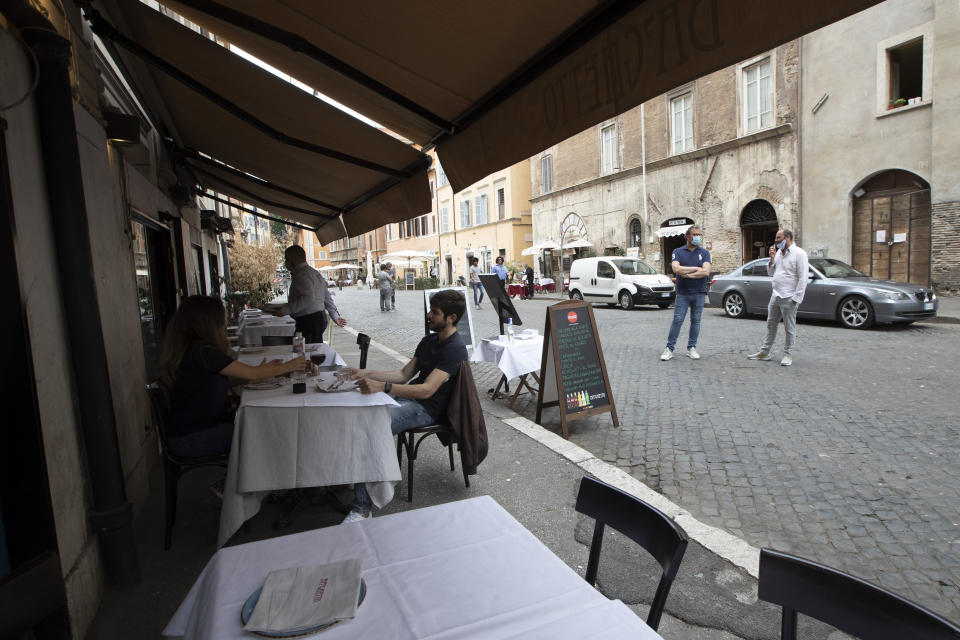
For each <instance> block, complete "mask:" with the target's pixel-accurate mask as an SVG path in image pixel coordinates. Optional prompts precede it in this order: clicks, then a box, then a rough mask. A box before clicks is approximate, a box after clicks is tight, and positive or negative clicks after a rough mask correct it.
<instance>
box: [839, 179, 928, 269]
mask: <svg viewBox="0 0 960 640" xmlns="http://www.w3.org/2000/svg"><path fill="white" fill-rule="evenodd" d="M852 196H853V266H854V267H856V268H857V269H859V270H860V271H863V272H864V273H866V274H869V275H871V276H873V277H874V278H881V279H883V280H899V281H901V282H912V283H914V284H920V285H924V286H927V285H929V284H930V184H929V183H927V181H926V180H924V179H923V178H921V177H920V176H918V175H916V174H914V173H910V172H909V171H902V170H900V169H891V170H889V171H884V172H883V173H879V174H877V175H875V176H873V177H872V178H870V179H869V180H867V181H866V182H864V183H863V184H861V185H860V186H859V187H858V188H857V189H855V190H854V191H853V194H852Z"/></svg>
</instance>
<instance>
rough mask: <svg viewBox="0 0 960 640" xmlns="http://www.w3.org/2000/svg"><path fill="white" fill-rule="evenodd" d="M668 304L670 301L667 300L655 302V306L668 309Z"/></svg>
mask: <svg viewBox="0 0 960 640" xmlns="http://www.w3.org/2000/svg"><path fill="white" fill-rule="evenodd" d="M670 304H671V303H669V302H660V303H658V304H657V306H658V307H660V308H661V309H669V308H670Z"/></svg>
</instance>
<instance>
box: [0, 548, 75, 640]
mask: <svg viewBox="0 0 960 640" xmlns="http://www.w3.org/2000/svg"><path fill="white" fill-rule="evenodd" d="M0 638H33V639H35V640H67V639H68V638H70V619H69V616H68V615H67V590H66V588H65V587H64V584H63V573H62V572H61V569H60V558H59V557H57V555H56V554H55V553H53V552H52V551H45V552H43V553H42V554H40V555H39V556H37V557H36V558H34V559H33V560H31V561H30V562H28V563H26V564H24V565H22V566H20V567H17V568H16V569H15V570H14V571H13V573H11V574H9V575H7V576H5V577H3V578H2V579H0Z"/></svg>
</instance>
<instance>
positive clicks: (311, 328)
mask: <svg viewBox="0 0 960 640" xmlns="http://www.w3.org/2000/svg"><path fill="white" fill-rule="evenodd" d="M294 320H295V321H296V323H297V331H299V332H300V333H302V334H303V338H304V340H306V341H307V342H323V332H324V330H325V329H326V328H327V312H326V311H322V310H321V311H316V312H314V313H308V314H307V315H305V316H300V317H299V318H294Z"/></svg>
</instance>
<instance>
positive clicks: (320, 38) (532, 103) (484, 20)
mask: <svg viewBox="0 0 960 640" xmlns="http://www.w3.org/2000/svg"><path fill="white" fill-rule="evenodd" d="M878 1H879V0H781V1H779V2H770V0H646V1H640V0H634V1H632V2H627V1H604V2H598V1H597V0H564V2H554V1H553V0H524V1H523V2H515V1H514V0H489V1H487V2H449V1H445V0H424V1H421V2H395V1H392V0H369V1H366V2H325V3H317V2H315V1H314V0H219V2H217V3H214V2H211V1H210V0H169V1H168V2H167V4H169V5H170V6H171V7H172V8H173V9H174V10H176V11H178V12H183V14H184V15H186V16H187V17H188V18H189V19H190V20H192V21H194V22H196V23H198V24H200V25H202V26H204V27H205V28H207V29H209V30H210V31H212V32H213V33H216V34H218V35H222V36H223V37H224V38H226V39H227V40H229V41H231V42H234V43H236V44H238V45H239V46H240V47H241V48H243V49H244V50H246V51H249V52H251V53H252V54H254V55H256V56H258V57H259V58H261V59H263V60H265V61H267V62H269V63H270V64H271V65H273V66H275V67H277V68H280V69H283V70H285V71H287V72H288V73H290V74H291V75H293V76H294V77H296V78H298V79H299V80H301V81H302V82H305V83H307V84H308V85H310V86H312V87H313V88H315V89H317V90H319V91H321V92H323V93H324V94H326V95H329V96H331V97H333V98H335V99H336V100H338V101H340V102H342V103H343V104H346V105H347V106H350V107H352V108H354V109H356V110H357V111H359V112H361V113H364V114H365V115H367V116H369V117H370V118H373V119H374V120H376V121H378V122H380V123H381V124H382V125H384V126H386V127H388V128H389V129H391V130H393V131H396V132H398V133H400V134H402V135H404V136H406V137H407V138H408V139H410V140H412V141H414V142H417V143H425V142H428V141H435V142H436V143H437V147H438V154H439V157H440V161H441V163H442V164H443V168H444V170H445V172H446V174H447V176H448V177H449V179H450V183H451V184H452V185H453V188H454V191H458V190H461V189H463V188H465V187H467V186H469V185H470V184H472V183H473V182H475V181H477V180H479V179H481V178H482V177H484V176H486V175H489V174H490V173H491V172H493V171H495V170H498V169H502V168H504V167H507V166H510V165H511V164H514V163H516V162H519V161H521V160H523V159H525V158H529V157H531V156H533V155H535V154H537V153H539V152H541V151H543V150H544V149H547V148H548V147H550V146H551V145H553V144H555V143H557V142H559V141H561V140H564V139H566V138H568V137H570V136H572V135H574V134H576V133H579V132H581V131H583V130H584V129H587V128H588V127H590V126H592V125H594V124H597V123H599V122H602V121H603V120H606V119H608V118H611V117H613V116H615V115H617V114H620V113H623V112H624V111H626V110H628V109H630V108H632V107H634V106H636V105H638V104H640V103H641V102H643V101H644V100H648V99H650V98H653V97H655V96H657V95H660V94H661V93H663V92H665V91H669V90H670V89H673V88H674V87H677V86H679V85H682V84H683V83H685V82H689V81H691V80H693V79H695V78H697V77H700V76H703V75H705V74H707V73H711V72H713V71H716V70H718V69H722V68H723V67H726V66H728V65H731V64H735V63H737V62H739V61H741V60H745V59H747V58H750V57H751V56H754V55H757V54H759V53H762V52H764V51H767V50H769V49H772V48H774V47H776V46H777V45H780V44H783V43H785V42H788V41H789V40H792V39H794V38H797V37H799V36H801V35H803V34H805V33H808V32H810V31H813V30H815V29H817V28H819V27H821V26H824V25H826V24H829V23H831V22H835V21H837V20H840V19H841V18H845V17H847V16H849V15H851V14H853V13H856V12H857V11H860V10H862V9H865V8H867V7H870V6H872V5H874V4H876V3H877V2H878ZM390 96H392V98H391V97H390ZM397 96H399V98H397ZM411 105H413V106H412V107H411ZM424 114H426V115H424Z"/></svg>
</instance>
